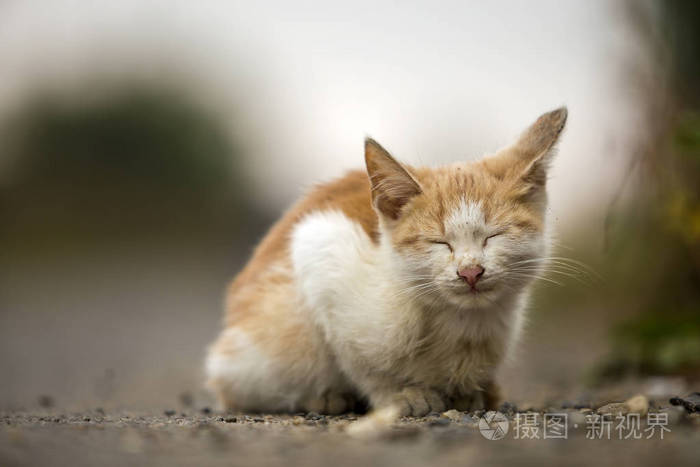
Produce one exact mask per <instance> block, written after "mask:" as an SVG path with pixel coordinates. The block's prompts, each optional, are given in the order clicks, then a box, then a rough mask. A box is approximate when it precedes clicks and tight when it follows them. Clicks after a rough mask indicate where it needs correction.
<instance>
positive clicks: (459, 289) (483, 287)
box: [453, 283, 496, 296]
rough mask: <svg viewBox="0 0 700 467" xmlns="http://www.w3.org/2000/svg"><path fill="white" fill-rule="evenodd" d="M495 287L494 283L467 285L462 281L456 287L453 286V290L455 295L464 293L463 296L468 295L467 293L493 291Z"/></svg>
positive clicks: (476, 293) (474, 293)
mask: <svg viewBox="0 0 700 467" xmlns="http://www.w3.org/2000/svg"><path fill="white" fill-rule="evenodd" d="M495 289H496V286H495V284H484V283H480V284H476V285H473V286H472V285H467V284H464V283H461V284H459V285H457V286H456V287H453V291H454V292H455V293H456V294H457V295H464V296H469V295H479V294H485V293H489V292H493V291H494V290H495Z"/></svg>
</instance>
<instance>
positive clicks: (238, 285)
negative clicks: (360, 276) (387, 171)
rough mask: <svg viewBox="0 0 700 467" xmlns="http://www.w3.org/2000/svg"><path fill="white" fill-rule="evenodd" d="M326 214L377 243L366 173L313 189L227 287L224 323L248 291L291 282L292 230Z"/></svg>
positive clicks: (269, 235) (276, 225)
mask: <svg viewBox="0 0 700 467" xmlns="http://www.w3.org/2000/svg"><path fill="white" fill-rule="evenodd" d="M327 211H335V212H342V213H343V214H344V215H345V216H346V217H347V218H348V219H350V220H351V221H353V222H354V223H356V224H359V225H360V226H361V227H362V229H363V230H364V232H365V233H366V234H367V236H368V237H369V238H370V239H372V241H376V240H377V238H378V233H377V232H378V231H377V222H378V221H377V215H376V213H375V212H374V209H372V204H371V194H370V185H369V180H368V178H367V174H366V172H364V171H361V170H354V171H351V172H348V173H347V174H345V175H344V176H342V177H340V178H337V179H335V180H332V181H330V182H327V183H323V184H319V185H316V186H315V187H314V188H312V189H311V190H310V191H309V193H307V194H306V195H305V196H304V197H303V198H302V199H300V200H299V201H298V202H297V203H296V204H294V205H293V206H292V207H291V208H290V209H289V210H288V211H287V212H286V213H285V214H284V215H283V216H282V218H281V219H280V220H278V221H277V222H276V223H275V224H274V225H273V226H272V227H271V228H270V230H269V231H268V232H267V234H266V235H265V237H264V238H263V240H262V241H261V242H260V244H259V245H258V246H257V247H256V249H255V251H254V252H253V255H252V257H251V259H250V260H249V261H248V264H247V265H246V266H245V268H244V269H243V270H242V271H241V272H240V273H239V274H238V276H237V277H236V278H235V279H234V281H233V282H232V283H231V286H230V287H229V290H228V294H227V295H228V302H229V306H228V307H227V308H228V309H229V313H228V314H227V318H228V319H227V320H230V318H232V317H233V316H232V313H235V312H236V310H239V311H240V310H241V308H245V307H246V306H245V305H246V303H244V302H247V301H248V297H247V296H248V295H250V294H248V293H246V292H247V291H248V290H258V291H260V288H261V287H264V284H271V283H274V284H277V285H280V284H283V283H285V282H288V281H289V280H290V279H291V277H290V276H289V273H290V270H291V266H290V242H291V236H292V232H293V230H294V228H295V226H297V225H298V224H299V222H300V221H301V220H303V219H304V218H305V217H306V216H308V215H309V214H312V213H314V212H327ZM250 298H251V299H252V298H253V297H250Z"/></svg>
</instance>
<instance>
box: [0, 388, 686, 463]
mask: <svg viewBox="0 0 700 467" xmlns="http://www.w3.org/2000/svg"><path fill="white" fill-rule="evenodd" d="M501 410H502V411H503V412H504V414H505V415H506V417H507V419H508V425H509V431H508V433H507V434H506V435H505V437H504V438H503V439H500V440H489V439H486V438H485V437H484V436H483V435H482V433H481V431H480V429H479V426H480V425H479V422H480V420H481V417H480V415H483V414H480V413H466V412H456V411H450V412H446V413H444V414H437V413H435V414H431V415H429V416H427V417H423V418H407V419H403V420H401V421H400V422H399V423H397V424H396V425H395V426H394V427H393V428H391V429H389V430H388V431H386V432H384V433H382V434H381V435H376V436H372V437H370V438H369V439H357V438H353V437H351V436H349V435H348V434H347V433H346V428H347V426H348V425H349V424H350V423H352V422H353V421H354V420H356V418H357V417H356V416H354V415H344V416H339V417H325V416H320V415H316V414H306V415H301V414H300V415H296V416H294V415H285V416H271V415H241V414H239V415H231V414H219V413H212V412H211V411H209V410H208V409H204V410H199V411H197V413H189V414H183V413H173V412H171V411H168V412H167V414H152V413H151V414H149V413H129V412H107V413H105V412H104V411H103V410H101V409H98V410H91V411H86V412H82V413H72V414H68V415H66V414H60V411H57V410H50V411H45V412H36V413H23V412H6V413H3V414H0V465H2V466H15V465H17V466H24V465H27V466H29V465H71V466H83V465H84V466H92V465H130V466H138V465H149V466H154V465H155V466H159V465H163V466H165V465H167V466H171V465H193V466H202V465H251V466H259V465H282V464H283V465H300V466H321V465H332V466H334V467H341V466H345V465H347V466H350V465H352V466H355V465H360V466H369V465H401V466H413V465H451V464H456V465H466V464H479V465H483V464H493V465H510V464H517V465H541V464H542V463H551V462H554V463H555V465H556V464H559V465H561V464H562V463H564V462H566V463H567V464H570V465H621V464H622V465H660V464H661V463H662V462H663V464H664V465H669V466H671V465H673V466H680V465H698V462H699V461H700V414H688V413H687V412H685V411H684V410H683V409H680V408H678V407H671V406H670V405H669V404H668V403H665V402H664V401H660V402H659V401H652V404H651V413H662V414H666V417H667V423H665V424H664V426H665V428H666V430H669V431H666V430H663V431H664V432H663V439H661V430H660V429H659V427H657V428H655V430H654V433H653V434H652V435H651V436H650V437H649V438H648V439H647V437H648V436H649V435H650V433H651V432H650V431H649V430H648V429H649V426H650V425H649V424H647V423H646V421H647V420H646V417H641V425H640V427H639V430H640V433H641V437H640V439H620V438H621V437H624V436H625V435H626V434H628V432H631V431H630V430H628V429H625V430H624V432H622V431H621V432H618V430H617V429H616V426H615V424H613V426H611V432H610V439H608V436H607V435H606V433H605V432H604V431H603V432H602V434H601V435H600V436H601V437H602V439H589V437H590V436H592V435H591V433H592V431H591V429H590V423H587V422H586V419H585V417H586V415H590V414H592V413H593V412H591V411H590V409H589V408H586V407H579V408H570V407H567V408H565V407H561V406H558V407H549V408H547V409H546V411H547V413H552V411H556V412H558V413H561V414H566V417H567V418H566V425H567V433H566V439H559V438H556V439H553V438H552V436H554V435H557V436H561V431H559V432H557V431H556V430H555V431H554V432H552V431H550V432H549V435H548V439H544V433H543V428H544V427H543V425H542V423H541V421H542V420H543V418H542V417H543V416H544V414H543V413H542V412H530V415H529V417H533V415H532V414H533V413H537V414H538V415H536V416H535V418H537V424H536V425H534V426H536V428H532V427H531V429H530V430H529V432H528V433H529V435H531V436H535V438H536V439H522V438H523V434H524V433H525V431H523V429H524V427H525V426H526V424H527V418H526V417H527V416H526V415H524V414H522V413H521V415H520V418H519V420H518V421H517V422H516V417H518V415H517V414H518V412H517V411H516V410H517V408H515V407H513V406H512V405H506V406H502V409H501ZM562 426H563V425H560V426H559V428H560V429H561V428H562ZM627 428H629V427H627ZM620 433H622V434H620ZM486 434H489V432H488V431H486ZM517 436H519V437H520V438H521V439H516V437H517ZM595 436H596V438H597V437H598V434H596V435H595Z"/></svg>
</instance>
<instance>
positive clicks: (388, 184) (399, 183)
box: [365, 138, 421, 220]
mask: <svg viewBox="0 0 700 467" xmlns="http://www.w3.org/2000/svg"><path fill="white" fill-rule="evenodd" d="M365 162H366V163H367V175H369V183H370V186H371V189H372V204H373V205H374V208H375V209H376V210H377V211H378V212H379V213H380V214H382V215H384V216H385V217H386V218H388V219H391V220H396V219H398V218H399V215H400V214H401V210H402V208H403V207H404V206H405V205H406V203H408V202H409V201H410V200H411V198H413V197H414V196H416V195H419V194H420V193H421V188H420V185H419V184H418V182H417V181H416V180H415V179H414V178H413V177H412V176H411V174H410V173H408V171H407V170H406V169H405V168H404V167H403V166H402V165H401V164H400V163H399V162H398V161H397V160H396V159H394V158H393V157H392V156H391V154H389V152H387V150H386V149H384V148H383V147H381V146H380V145H379V143H377V142H376V141H375V140H373V139H372V138H366V139H365Z"/></svg>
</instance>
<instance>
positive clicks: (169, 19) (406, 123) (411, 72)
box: [0, 0, 642, 231]
mask: <svg viewBox="0 0 700 467" xmlns="http://www.w3.org/2000/svg"><path fill="white" fill-rule="evenodd" d="M620 8H621V6H620V5H619V4H617V3H616V2H608V1H571V2H559V1H538V2H530V1H515V0H511V1H494V2H477V1H443V2H427V1H423V2H415V1H411V2H393V1H372V2H365V1H360V2H357V1H356V2H322V1H300V2H286V1H256V2H253V1H249V2H240V1H235V2H223V1H222V2H171V1H168V2H165V1H160V2H159V1H148V2H146V1H120V2H77V1H63V2H54V1H47V2H42V3H41V4H37V3H34V2H3V3H0V63H1V64H2V66H1V67H0V111H1V110H2V109H9V108H12V105H13V102H14V100H16V99H18V98H21V96H22V94H23V91H24V90H26V89H28V88H29V87H31V86H34V85H36V84H37V83H42V82H50V83H53V85H56V84H55V83H60V86H63V87H64V88H67V89H69V88H70V86H71V83H72V82H73V81H75V82H76V83H77V84H76V86H79V85H80V84H79V79H78V78H79V77H80V76H81V75H82V74H83V73H84V72H85V70H86V69H88V68H89V69H90V71H91V72H93V73H94V71H95V69H96V68H97V69H100V70H101V72H102V73H104V79H105V81H109V80H110V79H117V78H118V77H120V75H123V74H129V75H133V74H135V73H137V74H140V75H141V76H142V77H145V78H148V77H150V78H151V79H153V80H162V79H163V74H164V72H163V70H164V69H165V70H166V73H165V74H166V75H173V76H181V77H185V78H186V79H190V80H194V81H196V82H197V83H199V84H200V85H201V86H202V88H203V89H204V90H206V92H207V93H208V95H209V97H210V100H211V102H212V104H213V105H214V106H215V107H216V108H217V110H218V111H219V112H221V113H223V114H226V112H227V109H234V108H235V109H240V108H245V109H246V112H247V113H246V119H245V121H240V120H235V121H233V119H232V121H231V131H235V132H237V133H239V134H243V136H245V137H247V138H248V139H249V140H250V141H253V142H254V143H252V144H253V147H254V151H255V152H254V154H255V157H254V158H253V162H252V167H251V170H252V174H253V177H254V181H255V182H256V183H255V185H254V187H255V193H253V194H251V197H252V198H253V199H254V200H256V202H258V203H260V204H261V206H262V207H265V208H268V209H269V208H272V209H275V210H278V209H281V208H282V207H284V206H287V205H289V204H290V202H291V200H293V199H294V198H295V197H297V196H298V195H299V194H300V193H301V192H302V190H303V189H304V188H305V187H307V186H308V185H309V184H310V183H312V182H315V181H318V180H323V179H327V178H329V177H333V176H337V175H339V174H341V173H342V171H343V170H344V169H348V168H355V167H360V166H361V165H362V140H363V137H364V136H365V135H371V136H373V137H374V138H375V139H377V140H379V141H380V142H381V143H382V144H383V145H385V146H386V147H387V148H388V149H389V150H390V151H392V152H393V153H394V154H395V155H396V156H397V157H398V158H400V159H401V160H403V161H406V162H408V163H413V164H438V163H446V162H451V161H455V160H463V159H472V158H475V157H478V156H479V155H482V154H484V153H488V152H490V151H493V150H495V149H497V148H499V147H501V146H503V145H505V144H508V143H509V142H510V141H512V140H513V139H514V138H515V137H516V136H517V135H518V133H519V132H520V131H521V130H522V129H523V128H524V127H525V126H526V125H528V124H529V123H530V122H531V121H532V120H533V119H534V118H536V117H537V116H538V115H539V114H540V113H542V112H545V111H547V110H549V109H552V108H554V107H557V106H560V105H563V104H565V105H567V106H568V107H569V115H570V120H569V124H568V130H567V133H566V135H565V136H564V138H563V141H562V144H561V147H560V149H561V151H560V155H559V158H558V159H557V161H556V163H555V166H554V169H553V171H552V183H551V186H550V192H551V199H552V211H553V214H554V216H553V218H554V219H556V221H555V224H556V228H557V229H558V230H560V231H561V230H566V229H565V226H567V225H568V223H567V222H566V221H567V220H570V219H575V218H577V217H579V216H580V215H581V211H582V210H585V211H587V219H588V221H589V222H588V223H587V225H588V226H589V227H591V228H592V229H593V230H594V231H599V230H600V226H601V224H600V223H601V222H602V215H603V212H604V210H605V209H606V207H607V201H606V199H607V198H609V197H610V195H611V193H612V191H613V190H614V187H615V186H616V185H617V184H618V181H619V179H620V174H621V172H622V170H623V169H622V168H623V167H624V166H625V163H624V160H625V157H626V154H627V152H628V151H629V143H630V141H631V140H633V139H634V137H635V127H636V122H637V121H638V120H636V119H637V117H636V115H637V114H638V112H639V110H638V109H637V107H636V106H637V102H638V99H637V98H638V97H639V96H637V95H635V93H636V92H637V91H636V90H635V89H634V88H630V87H628V86H627V85H626V83H625V82H623V81H622V80H621V79H620V74H619V73H620V71H621V68H623V67H624V66H625V64H626V63H629V62H630V61H632V60H638V59H639V57H638V55H639V54H641V53H642V52H641V49H640V50H638V49H637V48H636V46H635V38H634V35H633V34H632V33H631V32H630V30H629V28H628V27H627V25H626V23H625V21H624V18H623V15H622V13H621V11H618V10H619V9H620ZM574 228H579V226H575V227H574Z"/></svg>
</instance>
